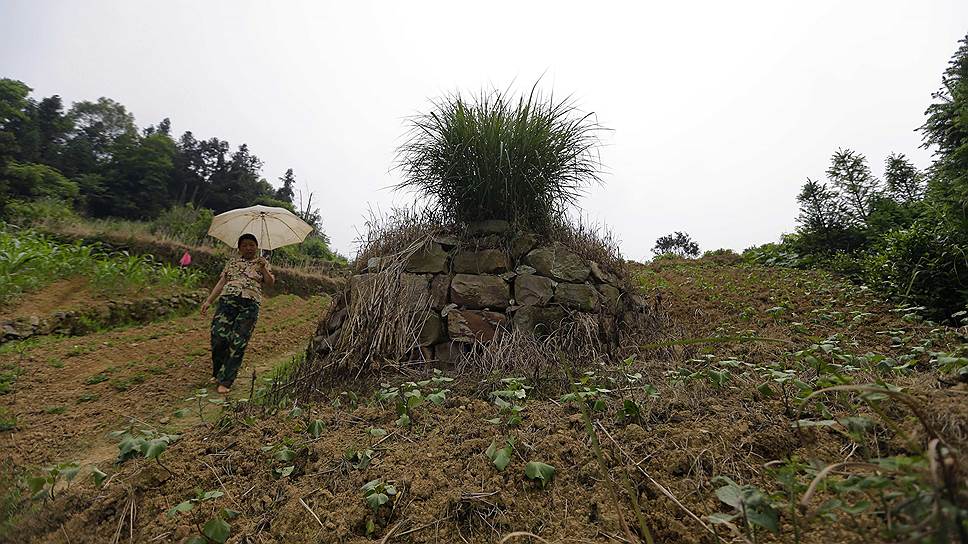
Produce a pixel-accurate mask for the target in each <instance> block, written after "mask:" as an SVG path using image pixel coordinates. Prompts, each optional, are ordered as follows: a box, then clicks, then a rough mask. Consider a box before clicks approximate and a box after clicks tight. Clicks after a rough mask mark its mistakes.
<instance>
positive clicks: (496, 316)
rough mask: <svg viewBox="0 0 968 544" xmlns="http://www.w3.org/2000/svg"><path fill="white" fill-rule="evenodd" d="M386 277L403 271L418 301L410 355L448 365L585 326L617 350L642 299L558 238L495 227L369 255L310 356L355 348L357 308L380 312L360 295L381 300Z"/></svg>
mask: <svg viewBox="0 0 968 544" xmlns="http://www.w3.org/2000/svg"><path fill="white" fill-rule="evenodd" d="M361 264H362V263H361ZM388 274H396V275H395V276H393V278H394V280H395V281H397V282H398V283H397V284H396V285H397V289H399V290H401V291H403V290H405V291H407V292H410V293H417V294H418V295H420V296H416V297H409V298H408V299H407V302H406V304H410V305H412V312H413V313H414V314H417V318H416V319H415V323H417V324H418V326H417V329H418V331H417V334H416V335H415V342H414V344H415V346H414V350H413V352H412V353H409V354H406V356H405V358H410V359H417V358H420V359H423V360H426V361H438V362H443V363H450V362H453V361H454V359H455V357H457V356H460V355H461V354H466V353H468V352H470V351H471V350H473V349H474V348H475V347H476V346H481V345H487V344H488V343H489V342H491V341H493V340H494V339H495V338H496V337H498V336H499V335H502V334H506V333H507V332H509V331H515V332H523V333H529V334H534V335H536V336H539V337H541V336H546V335H548V334H551V333H553V332H554V331H556V330H560V329H561V328H562V327H563V326H566V325H567V324H568V323H569V322H577V321H579V320H580V321H582V322H583V323H586V324H587V323H595V324H597V330H596V331H593V334H594V335H595V336H596V337H597V338H596V339H595V340H596V342H598V343H599V345H600V346H603V347H604V349H605V350H611V349H612V348H614V347H615V346H616V345H617V343H618V333H619V327H620V325H621V322H622V319H623V316H625V315H626V314H627V313H628V312H629V311H635V310H636V297H634V296H632V295H631V294H630V293H629V291H628V288H627V287H626V286H625V285H624V284H623V282H622V280H621V278H620V277H618V275H616V274H615V273H613V272H612V271H609V270H605V269H603V267H602V266H601V264H599V263H596V262H592V261H589V260H587V259H585V258H583V257H581V256H580V255H579V254H578V253H576V252H575V251H572V250H571V249H569V248H568V247H566V246H565V245H563V244H561V243H559V242H551V241H548V240H544V239H542V238H541V237H539V236H536V235H534V234H533V233H521V232H514V231H512V230H511V229H510V228H509V227H508V226H507V224H506V223H503V222H499V221H494V222H487V223H484V224H481V225H477V226H475V228H473V229H472V230H471V231H470V232H469V233H467V234H466V235H463V236H461V237H459V238H458V237H456V236H450V235H447V236H436V237H433V238H431V239H429V240H428V241H427V242H426V243H425V244H423V245H422V246H421V247H420V248H419V249H417V250H416V251H412V252H410V253H409V254H407V255H405V256H403V257H395V258H370V259H369V260H368V261H367V262H366V263H365V265H362V266H361V270H360V273H359V274H356V275H354V276H353V277H351V278H350V282H349V287H348V289H347V290H345V291H344V293H343V295H342V296H340V297H338V298H337V299H336V301H335V303H334V306H333V308H332V309H331V310H330V312H329V313H328V314H327V315H326V316H325V317H324V318H323V320H322V321H321V322H320V324H319V327H318V330H317V332H316V335H315V337H314V338H313V340H312V342H311V343H310V348H309V357H310V359H317V358H320V357H325V356H326V355H328V354H329V353H330V352H333V351H337V352H338V351H340V348H341V347H343V346H346V345H347V340H348V339H347V338H346V334H347V331H345V330H343V328H344V324H345V323H346V322H347V319H348V318H350V317H353V314H354V312H357V313H358V312H366V311H368V308H374V307H377V306H376V305H374V304H367V303H362V302H361V301H360V298H361V297H367V296H374V295H373V292H374V289H369V287H370V286H372V284H373V283H374V282H379V281H387V277H388V276H387V275H388ZM384 293H386V291H384ZM383 296H386V295H385V294H384V295H383ZM354 302H355V303H354ZM357 317H362V318H363V319H366V316H357ZM582 317H584V318H586V319H581V318H582ZM587 318H591V319H587ZM373 319H380V316H376V315H375V316H373ZM341 335H343V336H342V338H341Z"/></svg>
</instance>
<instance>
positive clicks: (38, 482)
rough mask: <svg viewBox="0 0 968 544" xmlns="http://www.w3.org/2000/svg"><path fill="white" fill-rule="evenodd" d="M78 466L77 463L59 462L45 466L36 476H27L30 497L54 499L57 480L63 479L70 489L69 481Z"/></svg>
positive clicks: (74, 475)
mask: <svg viewBox="0 0 968 544" xmlns="http://www.w3.org/2000/svg"><path fill="white" fill-rule="evenodd" d="M80 468H81V467H80V465H78V464H77V463H61V464H59V465H54V466H50V467H47V468H45V469H44V471H43V472H42V473H41V474H40V475H38V476H31V477H29V478H27V487H28V488H29V489H30V495H31V498H32V499H33V500H38V499H44V500H47V499H54V498H55V489H54V488H55V487H56V486H57V481H58V480H61V479H63V480H64V481H66V482H67V488H68V489H70V485H71V482H72V481H73V480H74V478H75V477H76V476H77V473H78V472H79V471H80Z"/></svg>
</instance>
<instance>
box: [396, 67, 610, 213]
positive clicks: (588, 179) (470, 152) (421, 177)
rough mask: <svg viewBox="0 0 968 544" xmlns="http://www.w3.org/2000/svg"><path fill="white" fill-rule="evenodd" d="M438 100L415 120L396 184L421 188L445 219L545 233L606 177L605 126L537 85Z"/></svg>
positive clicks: (400, 151) (403, 148) (400, 159)
mask: <svg viewBox="0 0 968 544" xmlns="http://www.w3.org/2000/svg"><path fill="white" fill-rule="evenodd" d="M432 104H433V107H432V109H431V111H429V112H427V113H423V114H418V115H416V116H414V117H412V118H411V119H410V120H409V127H410V130H409V132H408V136H407V139H406V140H405V142H404V143H403V145H401V146H400V148H399V149H398V150H397V153H398V156H397V160H398V163H397V166H398V168H399V169H400V170H401V171H402V173H403V181H401V182H400V183H399V184H398V185H397V188H398V189H411V190H415V191H416V192H417V193H418V194H420V195H421V196H423V197H426V198H427V199H428V200H429V201H430V203H431V205H432V206H433V207H435V208H437V209H438V210H439V211H440V212H442V214H443V215H444V216H446V217H450V218H453V219H454V220H456V221H458V222H461V223H470V222H474V221H481V220H488V219H504V220H508V221H511V222H514V223H517V224H521V225H524V226H529V227H532V228H535V229H539V230H547V228H548V227H549V226H550V220H552V219H554V218H556V217H559V216H561V214H562V213H563V212H564V211H565V210H566V209H567V208H569V207H571V206H573V205H574V204H576V202H577V200H578V198H579V197H580V196H581V195H582V194H583V193H584V191H585V190H586V188H587V187H588V186H589V185H591V184H593V183H597V182H600V181H601V178H600V173H601V162H600V160H599V156H598V153H597V147H598V144H599V139H598V133H599V131H600V130H602V127H601V126H600V125H599V124H598V123H597V122H596V120H595V118H594V115H593V114H591V113H581V112H579V111H578V110H577V109H576V107H575V106H574V104H573V103H572V102H571V101H570V100H569V99H565V100H560V101H556V100H555V99H554V97H553V96H548V97H545V96H543V95H542V94H541V92H539V91H538V90H537V86H535V87H533V88H532V89H531V91H530V93H528V94H527V95H522V96H521V97H519V98H517V99H514V98H513V97H510V96H508V93H507V92H502V91H498V90H494V91H491V92H482V93H481V94H480V95H478V96H476V97H473V98H471V99H466V98H465V97H464V96H462V95H461V94H459V93H455V94H451V95H447V96H444V97H443V98H440V99H438V100H436V101H434V102H433V103H432Z"/></svg>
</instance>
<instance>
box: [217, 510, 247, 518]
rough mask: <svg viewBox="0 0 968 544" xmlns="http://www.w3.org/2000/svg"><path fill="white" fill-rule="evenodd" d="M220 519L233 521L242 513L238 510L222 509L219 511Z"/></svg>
mask: <svg viewBox="0 0 968 544" xmlns="http://www.w3.org/2000/svg"><path fill="white" fill-rule="evenodd" d="M221 514H222V517H223V518H225V519H235V518H237V517H239V516H240V515H241V514H242V513H241V512H239V511H238V510H232V509H231V508H223V509H222V510H221Z"/></svg>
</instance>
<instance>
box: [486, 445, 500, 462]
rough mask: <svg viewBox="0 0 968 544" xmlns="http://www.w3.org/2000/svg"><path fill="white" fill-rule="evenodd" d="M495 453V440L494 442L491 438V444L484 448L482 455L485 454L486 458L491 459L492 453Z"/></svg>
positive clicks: (492, 457) (492, 458)
mask: <svg viewBox="0 0 968 544" xmlns="http://www.w3.org/2000/svg"><path fill="white" fill-rule="evenodd" d="M496 453H497V442H495V441H494V440H491V445H490V446H488V447H487V449H486V450H484V455H486V456H487V458H488V459H490V460H491V461H493V460H494V455H495V454H496Z"/></svg>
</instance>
